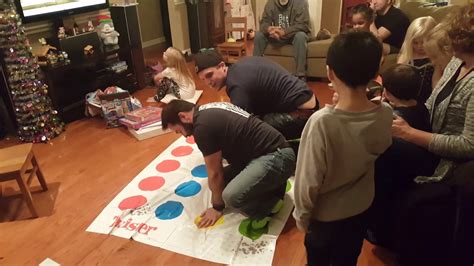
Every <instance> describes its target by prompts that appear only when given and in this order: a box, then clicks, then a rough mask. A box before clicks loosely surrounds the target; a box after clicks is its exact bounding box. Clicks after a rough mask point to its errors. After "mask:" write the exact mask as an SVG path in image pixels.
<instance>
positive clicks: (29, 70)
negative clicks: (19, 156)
mask: <svg viewBox="0 0 474 266" xmlns="http://www.w3.org/2000/svg"><path fill="white" fill-rule="evenodd" d="M0 50H1V52H3V61H4V68H5V69H4V70H5V73H6V74H7V78H8V85H9V88H10V90H9V93H10V97H11V100H12V103H13V108H14V110H15V115H16V120H17V122H18V135H19V138H20V140H21V141H24V142H47V141H48V140H50V139H51V138H54V137H56V136H57V135H59V134H60V133H61V132H62V131H63V130H64V124H63V123H62V122H61V121H60V119H59V117H58V112H57V111H56V110H53V108H52V106H51V99H50V98H49V96H48V85H46V84H45V83H44V82H43V81H42V80H41V79H40V69H39V65H38V63H37V61H36V58H35V57H33V55H32V53H31V50H32V49H31V46H30V44H29V41H28V38H27V37H26V34H25V29H24V27H23V25H22V23H21V19H20V16H19V15H18V14H17V12H16V10H15V8H14V5H13V4H12V3H0Z"/></svg>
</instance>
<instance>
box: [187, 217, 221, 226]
mask: <svg viewBox="0 0 474 266" xmlns="http://www.w3.org/2000/svg"><path fill="white" fill-rule="evenodd" d="M201 220H202V217H201V216H200V215H198V216H197V217H196V219H194V224H196V226H197V225H198V224H199V222H201ZM223 223H224V216H221V218H219V219H218V220H217V221H216V223H215V224H214V225H211V226H208V227H203V228H201V229H214V228H215V227H216V226H219V225H221V224H223Z"/></svg>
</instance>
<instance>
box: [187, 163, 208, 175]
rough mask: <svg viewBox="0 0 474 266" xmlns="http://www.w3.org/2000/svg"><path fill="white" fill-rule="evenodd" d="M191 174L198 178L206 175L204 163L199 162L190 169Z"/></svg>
mask: <svg viewBox="0 0 474 266" xmlns="http://www.w3.org/2000/svg"><path fill="white" fill-rule="evenodd" d="M191 174H192V175H193V176H194V177H199V178H206V177H207V170H206V165H205V164H201V165H198V166H196V167H194V169H193V170H192V171H191Z"/></svg>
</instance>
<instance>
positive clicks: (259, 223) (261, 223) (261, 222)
mask: <svg viewBox="0 0 474 266" xmlns="http://www.w3.org/2000/svg"><path fill="white" fill-rule="evenodd" d="M271 219H272V218H271V217H270V216H267V217H263V218H262V219H257V220H252V224H251V226H252V228H253V229H262V228H264V227H265V226H266V225H267V224H268V222H270V220H271Z"/></svg>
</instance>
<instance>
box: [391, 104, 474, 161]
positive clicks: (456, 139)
mask: <svg viewBox="0 0 474 266" xmlns="http://www.w3.org/2000/svg"><path fill="white" fill-rule="evenodd" d="M465 112H466V118H465V122H464V129H463V132H462V134H461V135H445V134H435V133H429V132H425V131H422V130H418V129H415V128H412V127H410V126H409V125H408V123H407V122H406V121H405V120H403V119H402V118H400V117H397V118H396V119H395V120H394V121H393V125H392V134H393V136H394V137H398V138H401V139H404V140H406V141H408V142H411V143H414V144H416V145H418V146H421V147H423V148H425V149H428V150H429V151H431V152H433V153H434V154H437V155H440V156H443V157H448V158H458V159H474V97H470V99H469V103H468V105H467V108H466V111H465Z"/></svg>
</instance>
